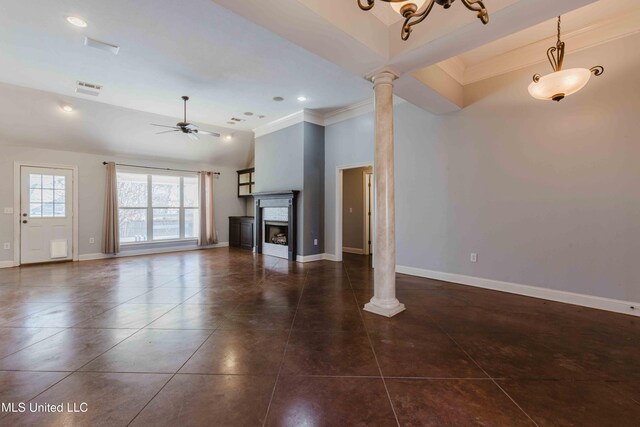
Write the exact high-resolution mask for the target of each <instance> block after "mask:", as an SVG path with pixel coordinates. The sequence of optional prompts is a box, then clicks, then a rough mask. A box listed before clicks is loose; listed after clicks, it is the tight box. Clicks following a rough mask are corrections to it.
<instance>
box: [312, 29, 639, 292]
mask: <svg viewBox="0 0 640 427" xmlns="http://www.w3.org/2000/svg"><path fill="white" fill-rule="evenodd" d="M638 44H640V36H632V37H627V38H625V39H621V40H617V41H614V42H610V43H607V44H605V45H601V46H598V47H595V48H592V49H588V50H584V51H581V52H578V53H572V54H570V55H569V56H568V57H567V58H566V59H565V63H566V65H565V66H566V67H567V68H570V67H576V66H590V65H593V64H603V65H604V66H605V68H606V72H605V74H604V75H603V76H602V77H599V78H593V79H592V81H591V82H590V83H589V85H588V86H587V87H586V88H585V89H583V90H582V91H581V92H579V93H577V94H575V95H573V96H571V97H568V98H566V99H565V100H563V101H562V102H560V103H552V102H542V101H537V100H534V99H533V98H531V97H530V96H529V95H528V93H527V85H528V84H529V82H530V80H531V76H532V75H533V74H534V72H541V71H545V72H546V68H548V64H543V63H540V64H538V65H537V66H535V67H531V68H527V69H524V70H521V71H518V72H514V73H510V74H508V75H504V76H499V77H496V78H493V79H490V80H487V81H483V82H480V83H477V84H474V85H471V86H469V87H467V88H466V94H465V96H466V97H467V103H468V104H469V106H468V107H467V108H465V109H464V110H462V111H459V112H457V113H454V114H448V115H443V116H434V115H431V114H429V113H426V112H424V111H422V110H420V109H418V108H416V107H414V106H412V105H410V104H403V105H400V106H397V107H396V110H395V111H396V114H395V118H396V127H395V134H396V145H395V148H396V158H395V162H396V169H395V170H396V181H395V188H396V230H397V259H398V264H399V265H403V266H409V267H416V268H423V269H428V270H436V271H442V272H448V273H457V274H464V275H469V276H476V277H483V278H488V279H494V280H502V281H507V282H514V283H521V284H527V285H532V286H539V287H545V288H551V289H556V290H563V291H569V292H577V293H581V294H588V295H594V296H600V297H608V298H614V299H620V300H627V301H640V286H639V284H640V271H639V270H638V267H637V261H636V260H635V258H636V256H635V255H636V254H637V253H640V220H639V218H640V185H639V183H640V160H639V159H640V143H639V142H638V135H640V122H639V121H638V111H640V97H638V96H637V94H638V93H640V79H638V77H637V70H638V69H640V57H639V56H638V55H625V54H623V53H624V52H636V51H637V46H638ZM326 135H327V139H326V158H325V160H326V169H325V171H326V183H327V184H326V199H325V202H326V212H327V216H326V220H325V235H326V252H327V253H335V244H334V242H333V235H334V233H335V229H334V227H335V225H334V224H335V218H334V211H335V169H336V167H337V166H344V165H349V164H354V163H363V162H369V161H371V160H372V158H373V118H372V115H371V114H368V115H365V116H361V117H358V118H355V119H351V120H349V121H345V122H342V123H337V124H335V125H332V126H329V127H327V129H326ZM471 252H476V253H478V262H477V263H470V262H469V255H470V253H471Z"/></svg>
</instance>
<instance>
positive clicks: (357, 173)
mask: <svg viewBox="0 0 640 427" xmlns="http://www.w3.org/2000/svg"><path fill="white" fill-rule="evenodd" d="M339 174H340V175H341V178H342V179H341V180H340V181H341V182H340V187H341V188H340V191H339V192H340V194H341V195H340V197H339V198H340V200H339V202H340V203H339V204H340V209H339V210H338V212H336V213H337V215H338V216H339V218H338V221H337V223H338V224H339V230H337V232H338V233H339V234H340V238H339V239H336V243H338V242H339V246H337V252H338V253H339V254H340V259H342V254H343V253H349V254H356V255H364V256H367V257H369V256H371V255H372V254H373V244H374V243H373V241H374V239H373V235H374V233H373V218H374V217H373V215H374V212H373V207H374V203H373V186H374V184H373V168H372V167H371V166H370V165H364V166H358V167H351V168H345V169H342V170H340V171H339Z"/></svg>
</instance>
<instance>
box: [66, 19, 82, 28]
mask: <svg viewBox="0 0 640 427" xmlns="http://www.w3.org/2000/svg"><path fill="white" fill-rule="evenodd" d="M67 22H68V23H69V24H71V25H75V26H76V27H80V28H87V21H85V20H84V19H82V18H78V17H77V16H67Z"/></svg>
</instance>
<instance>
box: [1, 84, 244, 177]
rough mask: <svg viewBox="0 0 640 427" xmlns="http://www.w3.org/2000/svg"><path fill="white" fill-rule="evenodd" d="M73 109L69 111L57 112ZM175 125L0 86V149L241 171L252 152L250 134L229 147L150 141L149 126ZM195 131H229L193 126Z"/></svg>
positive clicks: (173, 138)
mask: <svg viewBox="0 0 640 427" xmlns="http://www.w3.org/2000/svg"><path fill="white" fill-rule="evenodd" d="M69 103H73V105H74V107H75V111H74V112H73V113H70V114H69V113H65V112H63V111H62V108H61V107H62V106H63V105H65V104H69ZM175 122H176V119H174V118H172V117H166V116H160V115H157V114H152V113H146V112H142V111H137V110H130V109H127V108H122V107H117V106H114V105H109V104H105V103H101V102H95V101H90V100H85V99H74V98H73V97H71V96H65V95H58V94H54V93H51V92H45V91H39V90H36V89H29V88H24V87H19V86H13V85H9V84H5V83H0V146H2V145H24V146H29V147H38V148H46V149H54V150H65V151H77V152H83V153H97V154H114V155H117V154H126V155H134V156H141V157H145V158H150V159H171V160H174V161H175V160H183V161H193V162H197V163H209V164H215V165H217V166H230V167H238V168H240V167H243V166H245V165H247V164H248V162H249V160H250V158H251V156H252V152H253V141H254V138H253V132H247V131H234V132H233V134H232V136H233V140H232V141H226V140H225V139H224V138H215V137H212V136H205V135H201V136H200V140H199V141H192V140H190V139H189V138H188V137H187V136H186V135H183V134H182V133H179V132H176V133H171V134H164V135H156V133H157V132H158V131H162V129H161V128H156V127H153V126H150V123H166V124H169V125H171V124H174V123H175ZM197 124H198V126H199V127H200V129H201V130H210V131H214V132H219V133H222V134H223V136H226V135H229V134H230V133H229V130H228V129H225V128H221V127H217V126H212V125H208V124H203V123H197Z"/></svg>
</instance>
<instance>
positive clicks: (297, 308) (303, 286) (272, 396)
mask: <svg viewBox="0 0 640 427" xmlns="http://www.w3.org/2000/svg"><path fill="white" fill-rule="evenodd" d="M278 262H280V261H278ZM278 262H276V263H275V264H274V267H275V266H276V265H277V264H278ZM287 263H288V261H287ZM308 277H309V270H307V271H306V272H305V273H304V279H303V281H302V291H301V292H300V297H298V304H296V310H295V312H294V313H293V319H292V320H291V328H290V329H289V335H288V336H287V342H286V343H285V345H284V351H283V352H282V360H281V361H280V366H279V367H278V374H277V375H276V381H275V382H274V384H273V389H272V390H271V397H270V398H269V404H268V405H267V411H266V412H265V414H264V420H263V421H262V427H264V426H266V425H267V420H268V419H269V411H270V410H271V404H272V403H273V398H274V396H275V394H276V387H277V386H278V381H279V380H280V374H281V372H282V367H283V366H284V361H285V358H286V356H287V349H288V348H289V342H290V341H291V335H292V334H293V325H294V324H295V321H296V317H297V315H298V310H299V309H300V303H301V301H302V295H304V288H305V287H306V285H307V278H308Z"/></svg>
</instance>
